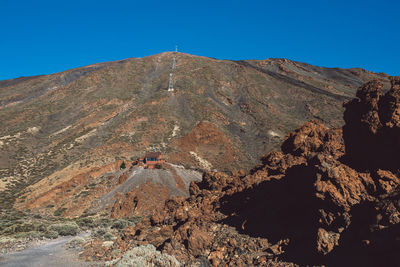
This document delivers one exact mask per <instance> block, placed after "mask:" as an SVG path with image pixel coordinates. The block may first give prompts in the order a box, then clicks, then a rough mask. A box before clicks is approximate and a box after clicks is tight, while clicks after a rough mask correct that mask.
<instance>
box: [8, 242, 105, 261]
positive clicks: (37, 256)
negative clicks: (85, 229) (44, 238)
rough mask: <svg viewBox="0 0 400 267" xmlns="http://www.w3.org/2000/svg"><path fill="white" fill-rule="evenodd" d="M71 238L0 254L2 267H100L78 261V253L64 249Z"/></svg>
mask: <svg viewBox="0 0 400 267" xmlns="http://www.w3.org/2000/svg"><path fill="white" fill-rule="evenodd" d="M72 238H73V237H60V238H57V239H54V240H51V241H48V242H46V243H43V244H41V245H39V246H37V247H33V248H29V249H25V250H22V251H19V252H12V253H8V254H0V266H2V267H39V266H40V267H42V266H43V267H44V266H51V267H53V266H54V267H55V266H57V267H67V266H68V267H87V266H102V265H100V264H95V263H90V262H84V261H82V260H78V252H77V251H76V250H73V249H66V247H65V245H66V243H67V242H68V241H69V240H71V239H72Z"/></svg>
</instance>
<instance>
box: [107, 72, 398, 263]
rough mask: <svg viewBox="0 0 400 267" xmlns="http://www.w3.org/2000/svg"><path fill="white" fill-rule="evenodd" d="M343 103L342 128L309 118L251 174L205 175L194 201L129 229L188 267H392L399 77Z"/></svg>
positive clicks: (136, 240) (132, 237)
mask: <svg viewBox="0 0 400 267" xmlns="http://www.w3.org/2000/svg"><path fill="white" fill-rule="evenodd" d="M391 80H392V88H391V90H390V91H388V92H387V93H386V94H383V92H382V86H381V85H380V83H379V82H377V81H372V82H369V83H367V84H366V85H364V86H363V87H362V88H360V89H359V91H358V92H357V97H358V98H357V99H355V100H351V101H349V102H348V103H346V104H345V105H344V106H345V107H346V112H345V115H344V119H345V121H346V125H345V126H344V127H343V129H330V128H328V127H326V126H324V125H322V124H321V123H318V122H316V121H311V122H307V123H305V124H304V125H302V126H301V127H299V128H298V129H296V130H295V131H294V132H293V133H291V134H289V135H288V136H287V137H286V140H285V141H284V143H283V145H282V152H272V153H269V154H268V155H266V156H264V157H263V158H262V164H260V165H259V166H257V167H255V168H254V169H253V170H252V171H251V172H250V173H249V174H247V175H244V174H243V173H240V174H239V173H234V174H233V175H231V176H229V175H227V174H225V173H219V172H216V173H214V172H209V173H206V174H205V175H204V177H203V180H202V181H201V182H199V183H192V184H191V186H190V193H191V195H190V197H189V198H187V199H185V198H184V197H176V198H173V199H170V200H168V201H166V203H165V207H164V209H163V210H162V211H160V212H158V213H156V214H154V215H152V216H151V217H150V218H148V219H144V220H143V221H142V222H141V223H139V224H137V225H136V226H135V227H131V228H129V229H127V230H126V231H125V233H124V234H123V235H122V236H121V238H120V239H118V240H117V242H116V243H115V245H116V246H119V248H121V247H122V248H123V247H126V248H128V247H131V246H136V245H144V244H149V243H151V244H154V245H155V246H156V247H157V249H158V250H160V251H162V252H163V253H166V254H170V255H173V256H174V257H176V259H178V260H179V261H180V262H182V263H186V264H188V265H189V266H190V265H191V264H194V263H195V262H197V261H202V262H206V263H207V264H211V265H213V266H234V265H237V266H249V265H266V266H268V265H269V266H279V265H282V266H283V265H284V266H290V265H296V264H299V265H301V266H303V265H322V264H323V265H328V266H395V265H396V263H397V256H396V255H397V251H398V249H399V248H400V242H399V241H398V240H399V237H400V224H399V222H400V204H399V203H400V189H399V187H398V185H399V183H400V176H399V173H400V163H399V162H398V161H396V152H399V151H400V150H399V138H400V134H399V132H398V131H399V129H400V128H399V126H400V117H399V114H400V109H399V107H400V97H399V95H400V94H399V91H400V87H399V83H400V82H399V81H400V80H399V78H392V79H391Z"/></svg>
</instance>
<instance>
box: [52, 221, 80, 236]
mask: <svg viewBox="0 0 400 267" xmlns="http://www.w3.org/2000/svg"><path fill="white" fill-rule="evenodd" d="M48 230H49V231H56V232H57V233H58V234H59V235H63V236H66V235H76V234H77V233H78V232H79V231H80V228H79V226H78V225H77V224H76V223H75V222H68V223H57V224H52V225H50V226H49V228H48Z"/></svg>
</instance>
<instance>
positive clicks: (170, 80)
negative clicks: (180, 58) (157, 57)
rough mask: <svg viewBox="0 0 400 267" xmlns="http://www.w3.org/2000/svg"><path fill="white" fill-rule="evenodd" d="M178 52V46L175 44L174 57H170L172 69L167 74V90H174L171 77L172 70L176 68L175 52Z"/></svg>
mask: <svg viewBox="0 0 400 267" xmlns="http://www.w3.org/2000/svg"><path fill="white" fill-rule="evenodd" d="M177 52H178V46H177V45H176V46H175V52H174V57H173V59H172V70H171V72H170V74H169V85H168V92H173V91H174V79H173V72H174V70H175V68H176V53H177Z"/></svg>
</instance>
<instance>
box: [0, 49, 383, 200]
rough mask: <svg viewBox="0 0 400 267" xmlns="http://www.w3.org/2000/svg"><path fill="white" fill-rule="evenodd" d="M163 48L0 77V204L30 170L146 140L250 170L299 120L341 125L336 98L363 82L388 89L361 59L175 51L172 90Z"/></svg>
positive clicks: (85, 164)
mask: <svg viewBox="0 0 400 267" xmlns="http://www.w3.org/2000/svg"><path fill="white" fill-rule="evenodd" d="M172 57H173V53H162V54H158V55H154V56H149V57H145V58H133V59H127V60H122V61H116V62H109V63H102V64H94V65H90V66H87V67H82V68H77V69H73V70H69V71H65V72H61V73H56V74H52V75H42V76H35V77H26V78H18V79H14V80H9V81H2V82H0V105H1V108H0V125H1V128H0V149H1V150H0V177H1V182H0V190H1V194H0V198H1V203H2V205H3V207H6V206H8V207H10V203H12V202H13V200H14V199H15V197H16V196H18V195H19V194H21V193H23V192H27V191H26V190H25V191H22V189H24V188H25V187H26V186H28V185H30V184H34V183H36V182H37V181H39V180H42V179H46V178H48V177H52V179H53V178H54V177H55V178H56V179H65V180H68V179H72V178H73V177H75V176H76V175H77V174H79V173H81V169H83V168H84V169H85V170H87V173H91V170H96V169H97V168H103V166H107V165H109V164H113V163H114V162H115V161H116V160H130V159H132V158H135V157H139V156H142V154H143V152H144V151H146V150H148V149H149V147H151V146H152V145H153V144H155V145H156V147H157V148H158V149H159V150H161V151H162V152H163V153H164V154H165V155H166V158H167V160H168V161H169V162H171V163H176V164H183V165H185V166H193V167H199V168H202V169H214V168H215V169H218V170H228V169H229V170H235V169H236V170H238V169H242V168H243V169H249V168H250V167H251V166H253V165H254V164H255V163H257V162H258V158H259V157H260V155H262V154H265V153H266V152H268V151H270V150H272V149H274V148H277V147H279V145H280V143H281V141H282V140H283V137H284V136H285V134H286V133H287V132H289V131H291V130H293V129H294V128H295V127H297V126H298V125H300V124H301V123H303V122H304V121H307V120H309V119H317V120H320V121H322V122H324V123H325V124H327V125H331V126H341V125H342V124H343V121H342V118H341V114H342V112H343V108H342V102H343V100H346V99H350V98H352V97H353V96H354V95H355V92H356V88H357V87H359V86H360V85H361V84H363V83H365V82H366V81H369V80H371V79H374V78H376V79H379V80H381V81H382V83H383V84H384V87H385V88H388V87H389V80H388V77H387V76H386V75H384V74H375V73H372V72H368V71H365V70H362V69H349V70H345V69H328V68H321V67H315V66H311V65H308V64H304V63H298V62H292V61H289V60H285V59H267V60H261V61H256V60H248V61H229V60H216V59H211V58H206V57H198V56H192V55H187V54H183V53H178V54H177V69H176V71H175V74H174V79H175V89H176V91H175V92H174V93H169V92H167V91H166V89H167V86H168V76H169V72H170V69H171V63H172ZM84 173H86V172H84ZM99 175H100V174H99ZM95 178H96V176H93V179H95ZM27 190H28V191H29V190H30V189H29V188H28V189H27Z"/></svg>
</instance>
